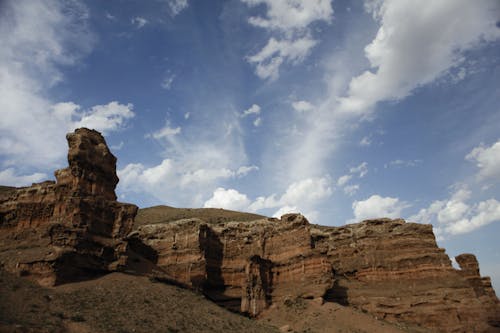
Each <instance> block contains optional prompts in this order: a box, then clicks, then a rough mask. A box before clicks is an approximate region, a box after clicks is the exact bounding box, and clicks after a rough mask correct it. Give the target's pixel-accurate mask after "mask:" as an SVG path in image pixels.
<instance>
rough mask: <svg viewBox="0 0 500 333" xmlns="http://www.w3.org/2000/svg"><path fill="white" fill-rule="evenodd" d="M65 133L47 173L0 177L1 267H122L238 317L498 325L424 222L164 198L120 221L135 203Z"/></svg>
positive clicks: (76, 276)
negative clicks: (25, 180) (58, 166)
mask: <svg viewBox="0 0 500 333" xmlns="http://www.w3.org/2000/svg"><path fill="white" fill-rule="evenodd" d="M67 139H68V143H69V153H68V163H69V167H68V168H66V169H62V170H58V171H56V172H55V176H56V181H55V182H53V181H47V182H43V183H39V184H33V185H32V186H31V187H24V188H18V189H16V188H10V187H0V266H3V268H5V269H7V270H9V271H11V272H17V273H18V274H20V275H22V276H27V277H30V278H32V279H34V280H36V281H38V282H39V283H40V284H42V285H46V286H52V285H56V284H61V283H65V282H71V281H77V280H85V279H89V278H92V277H95V276H97V275H100V274H104V273H107V272H110V271H114V270H122V271H125V272H131V273H134V274H144V275H149V276H151V277H152V278H155V279H158V280H161V281H167V282H170V283H175V284H178V285H182V286H184V287H187V288H191V289H194V290H198V291H200V292H202V293H203V294H205V295H206V296H207V297H209V298H210V299H212V300H214V301H215V302H217V303H218V304H220V305H222V306H225V307H226V308H229V309H231V310H233V311H238V312H242V313H245V314H248V315H250V316H258V315H259V314H260V313H262V312H263V311H265V309H267V308H268V307H270V306H271V305H272V304H273V303H277V302H285V301H286V300H291V301H292V303H293V300H294V299H296V298H319V297H322V298H323V299H324V300H325V301H330V302H338V303H340V304H343V305H348V306H353V307H355V308H358V309H361V310H363V311H364V312H367V313H370V314H372V315H373V316H376V317H377V318H381V319H385V320H388V321H391V322H397V323H406V324H410V325H418V326H421V327H423V328H424V329H425V330H426V331H436V332H497V331H500V305H499V301H498V298H497V297H496V295H495V292H494V290H493V288H492V286H491V281H490V279H489V278H487V277H481V276H480V272H479V264H478V262H477V260H476V258H475V257H474V256H473V255H471V254H464V255H460V256H458V257H456V261H457V263H458V264H459V266H460V269H455V268H453V267H452V265H451V261H450V259H449V258H448V256H447V255H446V253H445V251H444V250H443V249H440V248H439V247H438V246H437V244H436V240H435V237H434V234H433V232H432V226H430V225H423V224H416V223H406V222H405V221H404V220H401V219H396V220H391V219H377V220H367V221H364V222H362V223H358V224H350V225H345V226H341V227H324V226H317V225H310V224H309V222H308V221H307V220H306V219H305V218H304V217H303V216H302V215H300V214H289V215H284V216H282V218H281V219H279V220H278V219H271V218H269V219H268V218H262V217H260V216H257V215H255V216H254V215H250V214H240V213H237V212H223V211H221V213H225V215H224V216H221V217H218V216H216V214H218V211H217V210H209V211H206V210H189V209H188V210H181V211H175V208H172V207H168V211H169V213H168V218H166V219H164V218H163V217H162V216H157V214H156V213H157V212H158V211H159V208H158V207H157V208H158V209H154V210H153V211H148V214H144V216H143V220H142V221H141V223H138V224H137V227H136V229H135V230H133V231H132V229H133V225H134V217H135V215H136V212H137V207H136V206H134V205H129V204H122V203H119V202H117V201H116V195H115V192H114V190H115V187H116V184H117V182H118V177H117V176H116V158H115V157H114V156H113V155H112V154H111V152H110V151H109V149H108V147H107V146H106V143H105V141H104V138H103V137H102V136H101V135H100V134H99V133H98V132H96V131H92V130H88V129H78V130H76V131H75V132H74V133H70V134H68V136H67ZM198 214H201V215H200V217H201V218H195V217H194V216H195V215H198ZM148 216H149V217H151V218H154V221H153V220H152V221H150V222H148V221H146V220H144V219H147V217H148ZM175 216H183V217H189V218H184V219H180V220H175V221H173V220H172V219H174V217H175ZM254 217H255V219H253V218H254ZM232 218H242V220H239V221H231V219H232ZM286 303H287V302H285V304H286ZM288 303H290V302H288Z"/></svg>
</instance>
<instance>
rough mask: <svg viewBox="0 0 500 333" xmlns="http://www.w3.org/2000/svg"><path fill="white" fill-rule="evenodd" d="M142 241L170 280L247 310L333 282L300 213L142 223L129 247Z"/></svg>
mask: <svg viewBox="0 0 500 333" xmlns="http://www.w3.org/2000/svg"><path fill="white" fill-rule="evenodd" d="M134 239H135V240H136V241H133V240H134ZM139 240H140V241H139ZM141 242H142V243H141ZM137 244H141V247H139V248H138V247H137ZM142 244H145V245H146V246H147V247H148V248H150V249H152V250H153V252H154V253H155V254H156V261H155V264H156V265H157V266H159V267H160V268H161V269H162V270H163V272H165V273H166V274H167V275H168V276H170V277H171V278H172V279H174V280H175V281H177V282H179V283H180V284H182V285H184V286H187V287H190V288H193V289H197V290H200V291H202V292H203V293H204V294H205V295H206V296H208V297H209V298H210V299H212V300H213V301H215V302H217V303H218V304H220V305H223V306H225V307H226V308H229V309H231V310H234V311H241V312H244V313H248V314H249V315H252V316H255V315H257V314H259V313H260V312H261V311H262V310H263V309H265V308H267V307H268V306H269V305H271V304H272V303H274V302H280V301H283V300H284V299H286V298H287V297H289V298H295V297H306V298H314V297H321V296H323V295H324V294H325V292H326V291H327V290H328V289H330V288H331V287H332V286H333V279H332V270H331V265H330V263H329V262H328V261H327V258H326V257H325V256H323V255H320V254H319V252H317V251H315V250H314V249H313V248H312V246H311V234H310V225H309V222H307V220H306V219H305V218H304V217H303V216H302V215H296V214H292V215H285V216H283V217H282V219H281V220H277V219H260V220H255V221H249V222H225V223H218V224H207V223H206V222H204V221H203V220H200V219H184V220H179V221H176V222H170V223H156V224H146V225H142V226H139V227H138V228H137V231H136V232H134V234H132V235H131V249H132V250H134V251H136V252H139V253H140V252H141V251H143V249H144V246H143V245H142ZM150 257H151V256H150Z"/></svg>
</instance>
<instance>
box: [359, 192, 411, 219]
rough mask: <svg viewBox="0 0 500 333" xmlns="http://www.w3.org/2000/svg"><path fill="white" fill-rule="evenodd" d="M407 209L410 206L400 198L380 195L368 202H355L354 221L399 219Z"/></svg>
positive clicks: (372, 197) (369, 199) (373, 196)
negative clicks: (384, 218)
mask: <svg viewBox="0 0 500 333" xmlns="http://www.w3.org/2000/svg"><path fill="white" fill-rule="evenodd" d="M407 207H408V204H407V203H405V202H402V201H400V200H399V199H398V198H392V197H381V196H380V195H378V194H375V195H372V196H371V197H369V198H368V199H366V200H361V201H354V202H353V204H352V209H353V212H354V221H360V220H365V219H371V218H382V217H389V218H398V217H401V211H402V210H403V209H405V208H407ZM350 222H351V221H350Z"/></svg>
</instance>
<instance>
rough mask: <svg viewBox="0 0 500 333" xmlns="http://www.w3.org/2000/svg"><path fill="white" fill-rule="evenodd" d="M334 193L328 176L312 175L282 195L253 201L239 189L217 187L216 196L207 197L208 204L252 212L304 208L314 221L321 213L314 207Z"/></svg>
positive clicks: (295, 210)
mask: <svg viewBox="0 0 500 333" xmlns="http://www.w3.org/2000/svg"><path fill="white" fill-rule="evenodd" d="M331 194H332V187H331V184H330V179H329V178H328V177H322V178H308V179H303V180H301V181H297V182H294V183H292V184H290V185H289V186H288V188H287V189H286V191H285V192H284V193H283V194H282V195H281V196H278V195H277V194H272V195H269V196H267V197H265V196H261V197H258V198H256V199H255V200H253V201H252V200H250V199H249V198H248V197H247V195H245V194H242V193H240V192H238V191H237V190H235V189H227V190H226V189H224V188H217V189H216V190H215V191H214V192H213V195H212V197H211V198H210V199H208V200H207V201H205V204H204V206H205V207H217V208H226V209H236V210H244V211H251V212H261V211H263V210H267V209H276V208H277V210H276V211H275V212H274V213H273V216H274V217H280V216H281V215H283V214H286V213H291V212H294V213H298V212H302V213H303V214H304V215H306V216H307V217H308V218H309V219H310V220H311V221H314V220H315V219H316V218H317V216H318V213H317V212H316V211H315V210H314V209H312V208H313V207H314V205H315V204H317V203H319V202H320V201H322V200H324V199H326V198H328V197H329V196H330V195H331Z"/></svg>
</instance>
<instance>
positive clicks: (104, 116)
mask: <svg viewBox="0 0 500 333" xmlns="http://www.w3.org/2000/svg"><path fill="white" fill-rule="evenodd" d="M75 107H76V108H75V110H77V109H79V108H80V107H78V106H75ZM133 108H134V106H133V105H132V104H130V103H129V104H120V103H119V102H117V101H113V102H110V103H108V104H105V105H95V106H93V107H92V108H91V109H90V110H88V111H86V112H83V113H82V114H81V115H79V116H80V117H81V119H80V120H79V121H78V122H76V124H75V125H73V126H75V127H88V128H93V129H95V130H98V131H101V132H103V133H105V134H106V133H109V132H110V131H116V130H117V129H119V128H121V127H123V125H124V124H125V122H126V121H127V120H128V119H131V118H133V117H134V116H135V114H134V112H133ZM56 109H57V105H56Z"/></svg>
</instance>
